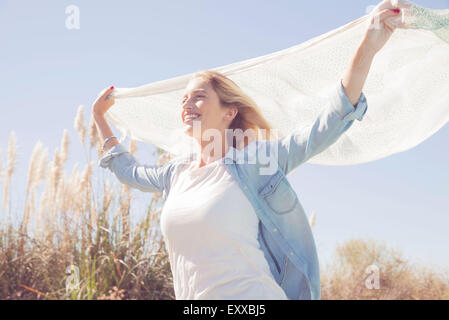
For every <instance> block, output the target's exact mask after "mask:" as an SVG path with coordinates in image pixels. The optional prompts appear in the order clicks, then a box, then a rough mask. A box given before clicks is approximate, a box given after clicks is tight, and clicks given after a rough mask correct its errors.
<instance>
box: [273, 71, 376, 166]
mask: <svg viewBox="0 0 449 320" xmlns="http://www.w3.org/2000/svg"><path fill="white" fill-rule="evenodd" d="M367 109H368V103H367V100H366V96H365V94H364V93H363V92H362V93H361V95H360V97H359V100H358V101H357V103H356V105H355V106H353V105H352V103H351V102H350V101H349V98H348V96H347V95H346V92H345V90H344V88H343V85H342V79H340V80H339V81H338V84H337V85H336V86H335V88H334V90H332V91H331V95H330V97H329V103H328V104H327V105H326V106H325V108H324V109H323V111H322V112H321V113H320V114H319V116H318V118H317V119H316V120H315V121H314V122H313V123H312V125H310V126H308V127H304V128H297V129H295V130H293V131H292V132H291V133H290V134H289V135H287V136H285V137H283V138H281V139H279V140H277V141H276V144H277V148H278V161H279V165H280V167H281V168H282V169H283V170H284V173H285V174H288V173H289V172H290V171H292V170H293V169H295V168H296V167H297V166H299V165H300V164H302V163H304V162H307V161H308V160H309V159H310V158H311V157H313V156H315V155H317V154H318V153H320V152H322V151H324V150H325V149H326V148H328V147H329V146H330V145H332V144H333V143H334V142H335V141H337V140H338V138H339V137H340V136H341V135H342V134H343V133H344V132H345V131H347V130H348V129H349V127H351V125H352V124H353V123H354V120H355V119H357V120H358V121H362V119H363V116H364V115H365V113H366V111H367Z"/></svg>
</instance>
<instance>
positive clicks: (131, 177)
mask: <svg viewBox="0 0 449 320" xmlns="http://www.w3.org/2000/svg"><path fill="white" fill-rule="evenodd" d="M98 165H99V166H100V167H102V168H105V169H106V168H107V169H109V170H110V171H111V172H113V173H114V174H115V175H116V177H117V178H118V179H119V181H120V182H121V183H124V184H127V185H129V186H130V187H132V188H135V189H138V190H140V191H144V192H155V191H159V192H163V191H164V187H165V185H166V182H165V180H166V177H165V176H164V175H165V172H166V171H167V170H166V169H167V167H166V166H167V164H164V165H141V164H139V163H138V161H137V160H136V159H135V158H134V156H133V155H132V154H131V153H129V152H128V151H127V150H126V149H125V148H124V147H123V146H122V145H121V144H120V143H119V144H116V145H114V146H113V147H112V148H110V149H109V150H108V151H107V152H106V153H105V154H104V155H103V156H102V157H101V158H100V159H99V160H98Z"/></svg>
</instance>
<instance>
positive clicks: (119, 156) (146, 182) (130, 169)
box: [92, 87, 170, 194]
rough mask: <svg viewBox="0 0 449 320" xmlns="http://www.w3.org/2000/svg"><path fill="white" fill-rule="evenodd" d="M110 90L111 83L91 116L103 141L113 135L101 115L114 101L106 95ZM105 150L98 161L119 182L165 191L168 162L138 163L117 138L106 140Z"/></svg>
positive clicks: (167, 187) (112, 88)
mask: <svg viewBox="0 0 449 320" xmlns="http://www.w3.org/2000/svg"><path fill="white" fill-rule="evenodd" d="M113 90H114V87H110V88H109V89H105V90H103V92H102V93H101V94H100V95H99V96H98V98H97V100H96V101H95V103H94V105H93V108H92V116H93V117H94V120H95V125H96V127H97V130H98V133H99V136H100V137H101V141H105V140H106V139H107V138H109V137H111V136H112V135H113V133H112V130H111V128H110V127H109V125H108V123H107V121H106V119H105V117H104V114H105V113H106V112H107V111H108V110H109V109H110V108H111V107H112V105H113V104H114V102H115V101H114V98H113V97H110V98H108V96H109V95H110V94H111V93H112V91H113ZM104 150H106V152H105V153H104V154H103V156H102V157H101V159H100V160H99V161H98V164H99V165H100V167H102V168H107V169H109V170H111V171H112V172H113V173H114V174H115V175H116V177H117V178H118V179H119V181H120V182H121V183H124V184H127V185H129V186H130V187H132V188H136V189H138V190H140V191H144V192H155V191H159V192H162V193H163V194H164V191H165V190H167V189H169V181H170V178H169V173H170V170H169V169H170V168H169V165H168V164H165V165H141V164H139V163H138V162H137V160H136V159H135V158H134V156H133V155H132V154H131V153H129V152H128V151H127V150H126V149H125V148H124V147H123V146H122V145H121V144H120V143H119V142H118V141H117V139H116V138H113V139H110V140H108V142H107V143H106V145H105V146H104Z"/></svg>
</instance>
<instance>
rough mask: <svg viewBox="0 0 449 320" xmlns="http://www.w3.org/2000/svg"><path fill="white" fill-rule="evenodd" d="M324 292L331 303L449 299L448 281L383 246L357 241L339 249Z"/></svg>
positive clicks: (325, 272) (323, 281)
mask: <svg viewBox="0 0 449 320" xmlns="http://www.w3.org/2000/svg"><path fill="white" fill-rule="evenodd" d="M321 289H322V299H332V300H340V299H344V300H347V299H351V300H417V299H419V300H437V299H438V300H439V299H444V300H447V299H449V278H448V275H447V274H443V273H441V274H438V273H436V272H435V271H433V270H431V269H429V268H425V267H423V266H420V265H416V264H412V263H410V262H409V261H407V260H406V259H404V258H403V256H402V253H401V252H399V251H397V250H394V249H391V248H388V247H387V246H386V245H384V244H381V243H378V242H375V241H373V240H364V239H354V240H351V241H348V242H346V243H344V244H342V245H340V246H338V247H337V249H336V252H335V258H334V259H333V260H332V263H331V264H330V265H328V266H326V268H325V269H324V270H323V271H322V275H321Z"/></svg>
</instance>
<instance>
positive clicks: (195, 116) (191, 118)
mask: <svg viewBox="0 0 449 320" xmlns="http://www.w3.org/2000/svg"><path fill="white" fill-rule="evenodd" d="M200 118H201V115H200V114H199V113H187V114H186V115H185V116H184V122H185V123H188V122H192V121H194V120H199V119H200Z"/></svg>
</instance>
